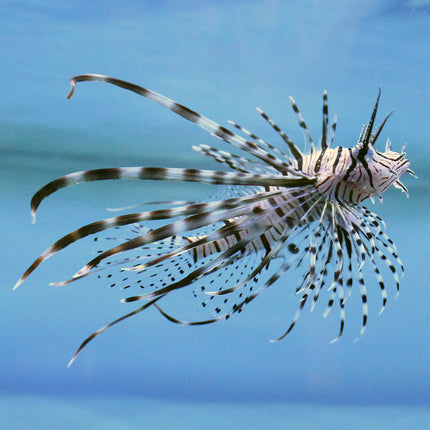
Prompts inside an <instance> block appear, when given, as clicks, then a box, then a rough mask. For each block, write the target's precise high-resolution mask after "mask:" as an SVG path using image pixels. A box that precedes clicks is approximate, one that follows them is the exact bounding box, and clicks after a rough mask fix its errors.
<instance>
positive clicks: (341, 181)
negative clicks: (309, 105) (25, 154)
mask: <svg viewBox="0 0 430 430" xmlns="http://www.w3.org/2000/svg"><path fill="white" fill-rule="evenodd" d="M83 81H101V82H106V83H109V84H113V85H116V86H118V87H122V88H124V89H126V90H129V91H132V92H134V93H137V94H139V95H141V96H143V97H145V98H147V99H149V100H151V101H154V102H155V103H158V104H159V105H161V106H163V107H165V108H167V109H169V110H171V111H173V112H174V113H176V114H178V115H180V116H182V117H183V118H185V119H187V120H188V121H190V122H192V123H194V124H196V125H197V126H199V127H201V128H203V129H204V130H206V131H207V132H209V133H210V134H211V135H213V136H215V137H216V138H218V139H221V140H223V141H224V142H227V143H228V144H231V145H233V146H234V147H236V149H239V150H241V151H242V153H241V155H237V154H233V153H229V152H227V151H224V150H219V149H217V148H214V147H212V146H209V145H205V144H201V145H199V146H196V147H193V149H195V150H196V151H198V152H199V153H201V154H203V155H207V156H209V157H211V158H213V159H214V160H215V161H217V162H219V163H221V164H223V166H224V167H225V168H227V171H226V170H222V171H217V170H201V169H183V168H160V167H117V168H107V169H97V170H87V171H80V172H75V173H71V174H68V175H65V176H63V177H61V178H58V179H55V180H54V181H52V182H50V183H48V184H47V185H45V186H44V187H42V188H41V189H40V190H39V191H38V192H37V193H36V194H35V195H34V196H33V198H32V201H31V211H32V215H33V219H35V214H36V211H37V209H38V207H39V205H40V204H41V202H42V201H43V199H44V198H46V197H47V196H49V195H50V194H52V193H54V192H56V191H58V190H60V189H61V188H64V187H68V186H70V185H74V184H79V183H82V182H91V181H99V180H114V179H116V180H119V179H129V180H158V181H183V182H200V183H208V184H217V185H225V186H226V193H225V195H223V196H222V197H218V198H217V197H215V198H211V199H209V200H208V201H205V202H189V201H182V200H175V201H171V202H151V204H152V205H164V206H162V207H161V208H160V209H155V210H148V211H143V212H135V213H126V214H123V215H118V216H114V217H111V218H107V219H103V220H100V221H95V222H93V223H91V224H88V225H85V226H83V227H81V228H79V229H77V230H75V231H72V232H71V233H69V234H66V235H65V236H64V237H62V238H60V239H59V240H58V241H57V242H55V243H54V244H52V245H51V246H50V247H49V248H47V249H46V250H45V251H44V252H43V253H42V254H41V255H40V256H39V257H38V258H37V259H36V260H35V261H34V262H33V263H32V264H31V265H30V266H29V268H28V269H27V270H26V271H25V273H24V274H23V275H22V277H21V278H20V279H19V280H18V282H17V283H16V285H15V287H14V288H17V287H18V286H19V285H20V284H21V283H22V282H23V281H24V280H25V279H26V278H27V277H28V276H29V275H30V274H31V273H32V272H33V271H34V270H35V269H36V268H37V267H39V266H40V265H41V264H42V263H43V262H44V261H45V260H47V259H48V258H50V257H52V256H53V255H54V254H56V253H58V252H60V251H61V250H63V249H64V248H66V247H68V246H69V245H71V244H72V243H74V242H77V241H79V240H81V239H82V240H83V239H85V238H86V237H88V236H94V241H97V244H100V243H101V244H102V243H106V248H107V249H105V250H102V249H101V250H99V252H98V255H97V256H96V257H94V258H92V259H91V260H90V261H88V262H87V263H86V264H85V265H84V266H83V267H82V268H81V269H80V270H78V271H77V272H76V274H75V275H74V276H72V277H70V278H69V279H67V280H65V281H62V282H56V283H53V285H65V284H68V283H70V282H74V281H77V280H78V279H81V278H85V277H87V276H90V275H93V274H97V276H98V277H99V278H101V279H104V280H105V282H106V283H107V284H108V285H110V286H111V287H122V288H124V289H128V288H130V289H132V290H134V291H135V293H134V294H133V295H131V296H129V297H127V298H125V299H124V300H123V301H124V302H127V303H132V302H139V301H143V302H144V304H143V305H141V306H140V307H137V308H136V309H134V310H133V311H131V312H130V313H128V314H126V315H124V316H122V317H120V318H118V319H116V320H114V321H113V322H111V323H110V324H108V325H106V326H104V327H103V328H102V329H100V330H97V331H96V332H94V333H93V334H92V335H91V336H89V337H88V338H87V339H86V340H85V341H84V342H83V343H82V344H81V346H80V347H79V349H78V350H77V352H76V354H75V355H74V357H73V358H72V360H71V362H73V360H74V359H75V358H76V356H77V354H78V353H79V352H80V351H81V350H82V348H83V347H84V346H86V345H87V344H88V342H90V341H91V340H92V339H94V338H95V337H96V336H98V335H99V334H101V333H102V332H104V331H105V330H106V329H107V328H109V327H111V326H112V325H114V324H117V323H118V322H120V321H122V320H124V319H126V318H128V317H131V316H133V315H136V314H138V313H140V312H142V311H143V310H145V309H147V308H149V307H153V308H155V309H157V310H158V311H159V312H160V313H161V314H162V315H163V316H164V317H165V318H167V319H168V320H170V321H172V322H174V323H178V324H184V325H199V324H208V323H213V322H215V321H220V320H225V319H228V318H229V317H230V316H232V315H233V314H234V313H240V312H241V311H242V310H243V309H244V307H245V306H246V305H247V304H248V303H250V302H251V301H253V300H254V299H255V298H256V297H258V296H259V295H260V294H261V293H262V292H263V291H264V290H266V289H268V288H269V287H270V286H271V285H273V284H274V283H275V282H277V281H278V280H279V279H280V278H281V277H282V276H283V275H284V274H285V273H286V272H287V271H289V270H290V269H292V270H294V272H295V273H296V274H297V278H298V283H297V286H296V288H295V289H294V290H293V291H289V290H288V289H287V288H286V287H285V289H284V294H289V295H292V296H295V295H297V296H299V306H298V309H297V311H296V313H295V315H294V317H293V319H292V322H291V323H290V324H289V325H288V328H287V329H286V330H285V331H284V333H283V334H281V335H280V336H279V337H278V338H277V339H276V340H280V339H283V338H284V337H285V336H286V335H287V334H288V333H290V331H291V330H292V329H293V327H294V326H295V324H296V322H297V320H298V318H299V316H300V313H301V311H302V309H303V308H304V307H305V305H306V303H310V308H311V310H313V309H314V307H315V306H316V305H317V302H318V299H319V297H320V296H321V295H323V294H327V295H328V300H327V307H326V310H325V311H324V313H323V315H324V317H326V316H327V315H328V313H329V312H330V311H331V310H332V309H333V308H334V307H336V308H337V309H338V312H339V319H340V328H339V333H338V336H337V337H336V339H334V340H337V339H338V338H339V337H340V336H341V335H342V334H343V331H344V325H345V315H346V302H347V299H348V298H349V296H350V295H351V294H352V292H353V291H355V290H358V292H359V296H360V297H361V313H362V325H361V330H360V332H359V336H358V337H360V336H361V335H362V334H363V333H364V330H365V328H366V324H367V318H368V305H367V290H366V286H370V287H372V288H373V287H374V286H375V285H376V287H378V288H379V289H380V292H381V296H382V307H381V312H382V311H383V310H384V308H385V305H386V303H387V297H388V295H387V290H386V280H385V279H384V276H388V277H389V279H390V281H391V283H394V285H395V286H396V289H397V292H398V290H399V272H400V273H403V265H402V263H401V261H400V259H399V257H398V255H397V250H396V247H395V245H394V243H393V241H392V240H391V239H390V238H389V237H388V236H387V234H386V233H385V232H384V223H383V221H382V219H381V218H380V217H378V215H376V214H375V213H373V212H371V211H369V210H368V209H366V208H365V207H364V206H361V205H360V203H361V202H362V201H363V200H364V199H365V198H367V197H370V198H373V196H375V195H377V196H381V195H382V193H383V192H384V191H385V190H386V189H387V188H388V187H389V186H390V185H392V184H393V185H394V186H396V187H398V188H401V189H402V190H403V191H405V192H407V190H406V187H405V186H404V185H403V184H402V183H401V182H400V181H399V178H400V177H401V176H402V175H403V174H404V173H405V172H409V173H411V174H413V172H412V171H410V170H409V161H408V160H407V159H406V156H405V154H404V152H402V153H401V154H399V153H395V152H393V151H391V147H390V143H389V141H388V142H387V146H386V148H385V152H384V153H380V152H377V151H376V150H374V149H373V148H374V144H375V143H376V140H377V138H378V136H379V134H380V132H381V130H382V127H383V126H384V124H385V122H386V121H387V118H388V116H387V117H386V118H385V120H384V121H383V122H382V124H381V125H380V126H379V127H378V128H377V130H376V131H375V132H373V125H374V121H375V117H376V112H377V108H378V103H379V97H380V92H379V94H378V98H377V101H376V104H375V107H374V109H373V113H372V116H371V118H370V121H369V123H368V124H367V125H366V126H365V127H364V129H363V131H362V133H361V135H360V138H359V143H358V145H357V146H356V147H355V148H352V149H349V148H343V147H332V143H333V139H334V135H335V130H336V117H335V118H334V120H333V122H332V124H331V125H329V120H328V104H327V93H326V92H324V94H323V110H322V119H323V121H322V135H321V147H320V148H318V149H317V148H316V146H315V144H314V141H313V139H312V137H311V134H310V132H309V130H308V128H307V126H306V123H305V121H304V119H303V117H302V115H301V113H300V111H299V108H298V107H297V104H296V103H295V101H294V99H293V98H290V101H291V105H292V107H293V110H294V112H295V113H296V115H297V117H298V122H299V126H300V127H301V128H302V130H303V131H304V132H305V135H306V137H307V140H308V141H309V143H310V148H311V150H310V153H308V154H305V153H303V152H302V151H301V150H300V149H299V148H298V147H297V146H296V145H295V144H294V143H293V141H292V140H291V139H290V138H289V137H288V136H287V134H286V133H285V132H284V131H282V130H281V128H280V127H279V126H278V125H277V124H276V123H275V122H274V121H273V120H272V119H270V118H269V116H268V115H267V114H266V113H264V112H263V111H262V110H261V109H258V111H259V113H260V115H261V116H262V117H263V119H265V120H266V121H267V122H268V124H269V125H270V126H271V128H272V129H273V130H274V131H275V132H276V133H277V134H278V135H279V137H280V138H281V139H282V141H283V143H284V144H285V145H286V148H285V149H286V150H287V151H288V152H284V149H280V148H279V147H277V146H276V145H273V144H271V143H268V142H266V141H265V140H263V139H261V138H259V137H258V136H256V135H255V134H253V133H251V132H250V131H248V130H246V129H245V128H243V127H241V126H240V125H238V124H236V123H234V122H230V124H231V126H232V127H233V128H234V129H236V130H237V131H236V132H233V131H231V130H229V129H227V128H226V127H224V126H221V125H219V124H217V123H216V122H214V121H212V120H210V119H209V118H206V117H205V116H203V115H200V114H199V113H197V112H196V111H194V110H191V109H189V108H187V107H186V106H183V105H181V104H179V103H177V102H175V101H173V100H171V99H169V98H167V97H165V96H163V95H161V94H158V93H155V92H153V91H151V90H148V89H146V88H143V87H140V86H137V85H134V84H131V83H129V82H125V81H122V80H119V79H115V78H110V77H107V76H103V75H94V74H88V75H80V76H76V77H74V78H72V80H71V83H72V89H71V91H70V93H69V95H68V98H70V97H71V96H72V94H73V92H74V88H75V85H76V83H78V82H83ZM147 203H148V202H147ZM149 221H151V222H152V221H156V227H155V228H153V229H150V228H149V227H148V224H147V223H148V222H149ZM104 241H105V242H104ZM108 244H109V245H108ZM274 260H276V263H275V262H274V263H272V262H273V261H274ZM365 266H366V267H369V268H370V271H368V270H366V271H365V272H364V271H363V269H364V267H365ZM372 272H373V275H372ZM365 273H366V275H365ZM189 290H191V291H192V294H193V296H194V297H195V298H196V299H197V300H198V302H199V303H200V304H201V306H198V307H196V309H198V308H202V309H203V310H204V311H207V310H209V313H210V316H209V317H206V318H203V319H199V318H196V319H190V320H187V321H184V320H182V319H179V318H177V317H174V316H172V315H171V314H170V313H168V312H167V311H165V310H164V308H162V307H161V305H160V302H161V301H162V300H163V301H167V299H168V297H170V296H171V295H172V294H173V293H178V294H179V293H181V292H184V291H189ZM278 294H280V293H279V290H278ZM187 297H188V296H187V295H185V298H187ZM351 305H352V306H353V305H354V303H351ZM71 362H70V363H69V364H71Z"/></svg>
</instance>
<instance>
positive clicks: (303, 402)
mask: <svg viewBox="0 0 430 430" xmlns="http://www.w3.org/2000/svg"><path fill="white" fill-rule="evenodd" d="M0 10H1V14H0V37H1V41H0V59H1V72H0V76H1V79H0V185H1V188H0V189H1V196H2V197H1V203H2V210H1V211H0V221H1V241H2V251H1V258H0V268H1V275H2V276H1V283H0V299H1V301H0V327H1V329H0V344H1V351H2V353H1V354H0V395H1V401H0V421H1V422H3V423H6V424H7V425H8V427H7V428H20V429H21V428H49V427H52V428H58V426H59V425H60V424H61V426H62V428H77V427H79V428H92V429H94V428H103V429H107V428H124V429H135V428H174V429H177V428H181V429H182V428H187V429H188V428H208V429H212V428H219V427H222V428H224V429H225V428H241V427H243V428H251V429H253V428H255V429H257V428H272V429H277V428H279V429H281V428H282V429H283V428H354V427H357V428H381V425H388V426H389V428H404V427H403V425H407V426H408V428H425V424H426V423H427V424H428V423H429V422H430V412H429V407H430V365H429V360H428V356H429V352H430V346H429V345H430V330H429V323H430V291H429V288H428V280H429V274H430V273H429V266H428V261H429V257H430V253H429V216H428V209H429V205H428V199H429V176H428V175H429V167H428V166H429V162H430V145H429V142H428V134H429V130H430V127H429V124H430V122H429V100H430V81H429V72H430V61H429V55H430V52H429V46H430V16H429V12H430V2H429V1H427V0H421V1H420V0H409V1H406V0H404V1H400V0H399V1H382V0H378V1H374V0H365V1H360V2H357V1H345V0H338V1H336V0H334V1H318V0H314V1H311V0H306V1H275V0H273V1H269V0H267V1H236V2H230V1H215V0H213V1H183V2H178V1H173V0H172V1H137V0H136V1H132V0H126V1H122V2H115V1H103V2H101V1H100V2H92V1H81V0H77V1H74V2H67V1H57V2H41V1H6V0H3V1H0ZM82 73H100V74H107V75H110V76H115V77H118V78H122V79H125V80H128V81H131V82H134V83H137V84H141V85H143V86H146V87H148V88H151V89H153V90H155V91H157V92H160V93H162V94H165V95H167V96H168V97H171V98H173V99H175V100H177V101H179V102H181V103H183V104H185V105H187V106H189V107H191V108H193V109H195V110H197V111H198V112H201V113H202V114H204V115H206V116H208V117H209V118H212V119H214V120H215V121H217V122H219V123H221V124H224V125H225V124H226V121H227V120H228V119H233V120H235V121H237V122H238V123H240V124H243V125H244V126H246V127H247V128H250V129H251V130H252V131H254V132H256V133H257V134H261V135H262V136H263V137H266V138H267V139H268V140H270V141H271V142H273V141H276V139H277V136H275V135H274V134H273V133H272V132H271V131H270V130H269V129H268V127H267V125H266V124H264V122H263V121H262V120H261V119H260V118H259V117H258V115H257V113H256V112H255V110H254V108H255V107H256V106H259V107H261V108H263V109H264V110H266V111H267V112H268V113H269V114H270V115H271V116H272V117H273V118H274V119H276V120H277V121H278V123H280V125H281V126H282V128H284V129H285V130H286V131H288V133H289V135H290V136H292V137H293V138H294V140H295V141H296V142H297V143H298V144H299V145H301V144H302V142H304V138H303V135H302V133H301V132H300V130H299V128H298V126H297V122H296V118H295V116H294V114H293V113H292V110H291V108H290V106H289V102H288V96H289V95H292V96H294V97H295V99H296V101H297V103H298V104H299V106H300V108H301V111H302V113H303V114H304V116H305V119H306V121H307V124H308V126H309V128H310V129H311V132H312V134H313V135H314V136H315V137H316V138H318V136H319V133H320V124H321V101H322V97H321V96H322V91H323V90H324V89H326V90H327V91H328V94H329V110H330V114H331V115H333V114H334V113H336V114H337V115H338V131H337V136H336V143H337V145H342V146H348V147H350V146H353V145H354V144H355V142H356V140H357V138H358V134H359V132H360V130H361V127H362V125H363V124H364V123H365V122H366V121H367V120H368V118H369V115H370V112H371V109H372V107H373V103H374V101H375V98H376V95H377V91H378V87H381V88H382V101H381V105H380V112H381V113H380V117H379V118H380V119H381V118H382V117H383V115H385V114H386V113H388V112H390V111H391V110H392V109H394V110H395V112H394V114H393V116H392V117H391V118H390V120H389V122H388V124H387V126H386V128H385V130H384V133H383V136H382V138H381V141H383V140H384V139H385V138H387V137H388V136H389V137H390V138H391V141H392V142H393V146H394V148H395V149H397V150H399V149H400V147H401V146H402V145H403V144H404V143H405V142H407V144H408V146H407V153H408V157H409V159H410V160H411V164H412V168H413V169H414V170H415V171H416V173H417V175H418V177H419V179H418V180H415V179H413V178H411V177H408V178H405V181H404V182H405V183H406V185H407V186H408V188H409V190H410V198H409V199H407V198H406V196H405V195H404V194H401V193H400V192H399V191H398V190H394V189H393V190H390V191H389V192H387V194H386V197H385V199H384V204H383V205H380V204H379V203H377V204H376V205H375V206H374V207H372V209H373V210H375V211H376V212H377V213H379V214H380V215H381V216H382V217H383V219H384V220H385V221H386V222H387V226H388V233H389V234H390V236H391V237H392V238H393V239H394V241H395V242H396V244H397V247H398V249H399V253H400V255H401V257H402V259H403V261H404V264H405V267H406V275H405V277H404V278H403V280H402V284H401V293H400V296H399V298H398V300H396V301H394V295H395V293H394V291H392V290H390V291H389V302H388V305H387V309H386V311H385V312H384V314H383V315H382V316H381V317H378V316H377V314H378V311H379V306H380V303H381V298H380V293H379V290H378V288H377V286H369V290H370V294H369V296H370V297H369V306H370V317H369V324H368V330H367V332H366V334H365V336H364V337H363V338H362V339H361V340H360V341H359V342H358V343H353V339H354V338H355V337H356V335H357V333H358V331H359V327H360V319H361V316H360V312H361V310H360V303H359V302H360V298H359V295H358V293H357V292H355V293H354V295H353V298H352V299H351V302H348V304H349V303H351V304H350V308H348V309H347V312H348V318H347V327H346V333H345V334H344V337H343V338H342V340H341V341H340V342H337V343H336V344H330V343H329V341H330V340H331V339H332V338H333V337H335V335H336V333H337V329H338V318H337V310H335V311H334V312H332V314H331V315H330V317H329V318H327V320H324V319H323V318H322V316H321V313H322V311H323V310H324V306H323V303H321V304H320V306H319V307H317V309H316V310H315V312H313V313H312V314H311V313H309V312H308V311H306V310H305V311H304V312H303V315H302V317H301V319H300V322H299V324H298V326H297V327H296V328H295V329H294V332H293V333H292V334H291V335H290V336H288V338H287V339H285V340H284V341H283V342H280V343H277V344H273V343H269V342H268V340H269V339H272V338H275V337H277V336H278V335H280V334H281V333H283V331H284V330H285V329H286V328H287V327H288V324H289V322H290V320H291V318H292V316H293V314H294V312H295V309H296V306H297V301H296V300H295V299H294V297H293V286H294V285H295V284H294V282H295V281H296V280H295V279H294V274H292V275H290V277H289V278H288V279H287V280H285V281H283V282H280V283H278V284H277V285H276V286H274V287H272V288H271V289H270V290H268V291H267V292H266V293H265V294H264V295H263V296H262V297H261V299H259V300H258V301H256V302H255V303H253V304H252V305H250V306H249V307H248V308H247V309H246V311H244V312H243V313H242V314H241V315H240V316H237V317H235V318H232V319H230V320H229V321H228V322H226V323H220V324H218V325H214V326H207V327H194V328H186V327H180V326H176V325H173V324H170V323H168V322H167V321H166V320H165V319H163V318H162V317H161V316H160V315H159V314H158V313H156V312H153V311H148V312H146V313H144V314H141V315H140V316H138V317H136V318H134V319H130V320H128V321H127V322H124V323H123V324H121V325H118V326H116V327H115V328H113V329H112V330H110V331H108V332H107V333H105V334H104V335H102V336H101V337H99V338H97V340H96V341H94V342H93V343H91V344H90V345H89V346H88V347H87V348H86V349H85V350H84V351H83V353H82V355H81V356H80V357H79V359H78V360H77V361H76V362H75V363H74V365H73V366H72V367H71V368H69V369H67V368H66V364H67V362H68V360H69V359H70V357H71V356H72V355H73V353H74V351H75V349H76V347H77V346H78V345H79V344H80V342H81V341H82V340H83V339H84V338H85V337H86V336H87V335H88V334H90V333H91V332H92V331H93V330H95V329H97V328H99V327H101V326H102V325H104V324H105V323H107V322H109V321H111V320H112V319H114V318H116V317H118V316H120V315H122V314H123V313H125V312H128V311H130V310H131V308H130V305H125V304H121V303H119V299H120V298H122V297H123V296H124V292H121V291H113V290H109V289H107V288H106V287H105V286H104V285H103V284H102V283H101V282H98V281H97V280H96V279H90V278H88V279H86V280H83V281H81V282H79V283H76V284H74V285H73V284H72V285H70V286H68V287H64V288H53V287H49V286H48V283H49V282H51V281H57V280H63V279H65V278H66V277H68V276H69V275H71V274H73V273H75V271H76V270H77V269H78V268H80V267H81V266H82V265H83V264H84V263H85V262H86V261H87V260H88V256H89V255H91V252H93V247H92V244H91V240H89V241H87V242H85V243H82V244H81V245H79V244H77V245H75V246H73V247H71V248H70V249H67V250H66V251H65V252H64V253H63V255H58V256H56V257H54V258H52V259H51V260H49V261H48V262H46V264H44V265H43V266H41V267H40V269H39V270H37V271H36V272H35V273H34V275H32V276H31V278H30V279H28V280H27V281H26V282H25V283H24V284H23V285H22V286H21V287H20V288H19V289H18V290H17V291H15V292H12V291H11V289H12V286H13V285H14V283H15V282H16V280H17V279H18V278H19V277H20V276H21V274H22V273H23V271H24V270H25V269H26V267H27V266H28V265H29V264H30V263H31V262H32V261H33V260H34V258H36V257H37V256H38V255H39V254H40V253H41V252H42V251H43V250H45V249H46V248H47V247H48V246H49V245H50V244H51V243H52V242H53V241H55V240H56V239H58V238H59V237H61V236H62V235H63V234H65V233H68V232H69V231H71V230H73V229H75V228H77V227H79V226H81V225H83V224H85V223H89V222H92V221H94V220H97V219H101V218H105V217H107V216H109V212H106V208H107V207H119V206H125V205H128V204H133V203H139V202H142V201H145V200H154V199H160V198H161V199H173V198H184V199H188V198H191V199H196V198H202V199H203V198H205V196H208V195H211V194H213V193H214V192H215V191H216V190H215V189H214V188H213V187H209V186H199V185H195V184H187V185H185V186H184V185H181V184H163V183H161V184H153V183H132V182H126V183H122V184H115V183H98V184H95V183H94V184H87V185H81V186H77V187H73V188H70V189H67V190H63V191H61V192H59V193H58V194H57V195H54V196H52V197H50V198H49V199H47V200H46V202H44V203H43V204H42V206H41V208H40V210H39V214H38V220H37V223H36V224H35V225H32V224H31V222H30V214H29V202H30V198H31V196H32V194H33V193H34V192H35V191H36V190H37V189H38V188H40V187H41V186H42V185H44V184H45V183H46V182H48V181H50V180H52V179H54V178H56V177H58V176H61V175H63V174H65V173H68V172H71V171H74V170H83V169H87V168H100V167H112V166H120V165H122V166H127V165H141V166H144V165H147V166H156V165H158V166H163V165H166V166H176V167H196V168H200V167H202V168H216V167H217V166H215V163H214V162H211V161H210V160H209V159H205V157H202V156H200V155H198V154H196V153H195V152H194V151H192V149H191V146H192V145H193V144H199V143H207V144H216V143H217V142H216V141H214V139H213V138H211V137H210V136H208V135H207V134H205V132H204V131H202V130H200V129H198V128H197V127H195V126H193V125H192V124H190V123H187V122H186V121H184V120H183V119H182V118H179V117H176V116H175V115H173V114H171V113H170V112H168V111H166V110H164V109H162V108H160V107H159V106H157V105H154V104H151V103H150V102H149V101H147V100H144V99H141V98H139V97H137V96H136V95H134V94H131V93H128V92H126V91H121V90H119V89H118V88H114V87H111V86H107V85H105V84H100V83H92V84H81V85H80V86H79V87H78V88H77V91H76V94H75V96H74V97H73V98H72V99H71V100H70V101H67V100H66V95H67V92H68V91H69V82H68V81H69V78H70V77H72V76H74V75H76V74H82ZM381 145H382V143H381ZM369 205H370V206H372V204H371V203H370V202H369ZM189 299H190V301H191V300H192V295H191V294H190V297H189ZM175 306H176V307H177V309H179V310H180V309H181V308H182V307H183V306H189V304H188V303H176V304H175ZM6 424H5V425H6ZM414 425H415V426H416V427H413V426H414ZM307 426H308V427H307ZM5 428H6V427H5Z"/></svg>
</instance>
